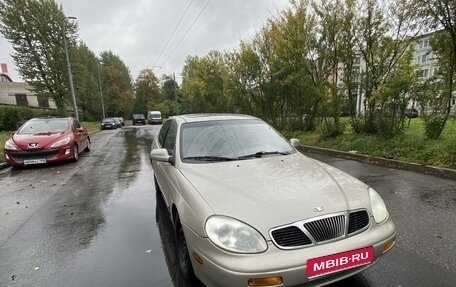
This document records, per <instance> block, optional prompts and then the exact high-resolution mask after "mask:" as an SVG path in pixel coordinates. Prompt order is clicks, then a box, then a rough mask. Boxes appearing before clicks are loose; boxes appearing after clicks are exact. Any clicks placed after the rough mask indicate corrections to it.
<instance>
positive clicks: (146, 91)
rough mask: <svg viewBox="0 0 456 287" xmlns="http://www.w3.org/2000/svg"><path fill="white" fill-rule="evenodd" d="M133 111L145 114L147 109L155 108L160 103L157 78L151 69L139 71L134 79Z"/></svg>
mask: <svg viewBox="0 0 456 287" xmlns="http://www.w3.org/2000/svg"><path fill="white" fill-rule="evenodd" d="M134 88H135V100H134V106H133V112H134V113H141V114H144V115H145V114H147V111H149V110H157V107H158V105H159V104H160V102H161V101H160V87H159V83H158V79H157V77H156V76H155V74H154V72H153V71H152V70H151V69H144V70H141V71H140V72H139V75H138V78H137V79H136V81H135V85H134Z"/></svg>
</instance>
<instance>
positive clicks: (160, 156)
mask: <svg viewBox="0 0 456 287" xmlns="http://www.w3.org/2000/svg"><path fill="white" fill-rule="evenodd" d="M149 157H150V159H151V160H156V161H160V162H169V163H171V162H172V156H170V155H169V154H168V150H167V149H165V148H157V149H154V150H152V151H151V152H150V155H149Z"/></svg>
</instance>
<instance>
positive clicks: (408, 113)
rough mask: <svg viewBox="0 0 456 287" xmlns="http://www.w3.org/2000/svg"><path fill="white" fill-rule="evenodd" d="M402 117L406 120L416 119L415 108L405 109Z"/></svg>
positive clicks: (416, 112) (416, 111)
mask: <svg viewBox="0 0 456 287" xmlns="http://www.w3.org/2000/svg"><path fill="white" fill-rule="evenodd" d="M404 115H405V116H406V117H408V118H412V119H413V118H417V117H418V110H417V109H415V108H411V109H405V111H404Z"/></svg>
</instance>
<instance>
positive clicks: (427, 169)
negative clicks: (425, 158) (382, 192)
mask: <svg viewBox="0 0 456 287" xmlns="http://www.w3.org/2000/svg"><path fill="white" fill-rule="evenodd" d="M298 150H299V151H300V152H302V153H306V152H308V153H317V154H324V155H330V156H334V157H338V158H344V159H349V160H356V161H359V162H362V163H367V164H373V165H378V166H383V167H390V168H398V169H404V170H410V171H416V172H419V173H424V174H430V175H435V176H439V177H443V178H448V179H453V180H456V170H455V169H449V168H442V167H436V166H430V165H421V164H417V163H410V162H405V161H399V160H394V159H386V158H382V157H376V156H370V155H364V154H357V153H351V152H343V151H337V150H331V149H326V148H317V147H313V146H306V145H301V146H299V147H298Z"/></svg>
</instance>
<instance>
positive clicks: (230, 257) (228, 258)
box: [184, 219, 396, 287]
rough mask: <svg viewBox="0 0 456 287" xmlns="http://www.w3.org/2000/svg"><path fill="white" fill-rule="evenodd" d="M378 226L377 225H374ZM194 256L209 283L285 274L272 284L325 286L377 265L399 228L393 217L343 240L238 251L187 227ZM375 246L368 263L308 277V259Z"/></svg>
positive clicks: (222, 285)
mask: <svg viewBox="0 0 456 287" xmlns="http://www.w3.org/2000/svg"><path fill="white" fill-rule="evenodd" d="M374 225H375V224H374ZM184 232H185V236H186V238H187V245H188V248H189V254H190V257H191V258H193V253H194V252H195V253H196V254H197V255H198V256H199V257H200V258H201V259H202V264H200V263H198V262H197V261H196V260H194V259H193V260H192V265H193V269H194V271H195V274H196V276H197V277H198V278H199V279H200V280H201V281H202V282H203V283H204V284H205V285H207V286H218V287H230V286H239V287H241V286H246V287H248V286H249V285H248V280H249V279H254V278H266V277H271V276H281V277H282V278H283V284H280V285H272V286H297V285H303V284H305V286H323V285H326V284H330V283H333V282H336V281H339V280H341V279H344V278H347V277H350V276H352V275H354V274H356V273H359V272H361V271H363V270H365V269H367V268H369V267H371V266H373V265H374V264H375V263H376V262H377V261H378V260H379V259H380V258H381V257H382V256H383V254H384V253H386V252H384V246H385V244H386V243H387V242H388V241H390V240H392V239H395V237H396V231H395V225H394V223H393V221H392V220H390V219H389V220H388V221H387V222H385V223H383V224H382V225H376V226H374V227H373V226H371V227H370V228H369V229H368V230H366V231H364V232H362V233H360V234H358V235H355V236H352V237H349V238H345V239H343V240H340V241H336V242H332V243H328V244H322V245H318V246H314V247H309V248H303V249H297V250H281V249H278V248H277V247H276V246H275V245H274V244H273V243H272V242H268V250H267V251H265V252H263V253H260V254H234V253H229V252H226V251H224V250H221V249H220V248H218V247H216V246H215V245H214V244H212V243H211V242H210V240H208V239H207V238H202V237H200V236H198V235H197V234H195V233H193V232H192V231H191V230H190V229H188V228H187V227H185V226H184ZM368 246H373V248H374V261H373V262H372V263H370V264H368V265H363V266H360V267H355V268H352V269H348V270H344V271H340V272H338V273H332V274H330V275H326V276H322V277H319V278H316V279H311V280H308V279H307V278H306V262H307V260H308V259H311V258H317V257H322V256H326V255H331V254H336V253H341V252H345V251H348V250H355V249H359V248H364V247H368Z"/></svg>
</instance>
